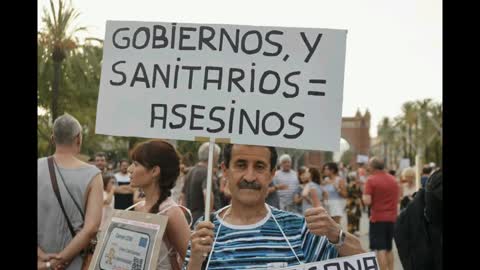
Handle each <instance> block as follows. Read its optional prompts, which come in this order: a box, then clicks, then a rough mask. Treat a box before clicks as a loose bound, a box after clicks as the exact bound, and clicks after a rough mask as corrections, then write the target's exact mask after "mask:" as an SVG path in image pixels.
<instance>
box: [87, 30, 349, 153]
mask: <svg viewBox="0 0 480 270" xmlns="http://www.w3.org/2000/svg"><path fill="white" fill-rule="evenodd" d="M346 34H347V32H346V30H334V29H317V28H286V27H266V26H246V25H242V26H240V25H220V24H190V23H163V22H138V21H108V22H107V25H106V34H105V41H104V49H103V60H102V61H103V63H102V74H101V82H100V93H99V98H98V104H97V119H96V133H98V134H106V135H114V136H134V137H145V138H165V139H177V140H194V139H195V138H196V137H210V138H211V137H214V138H226V139H230V141H231V142H232V143H238V144H251V145H270V146H280V147H289V148H298V149H312V150H327V151H338V150H339V145H340V128H341V113H342V100H343V80H344V69H345V50H346Z"/></svg>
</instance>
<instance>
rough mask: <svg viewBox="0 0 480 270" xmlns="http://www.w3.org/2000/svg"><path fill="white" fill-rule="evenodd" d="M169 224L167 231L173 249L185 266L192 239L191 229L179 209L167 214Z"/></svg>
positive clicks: (176, 208) (175, 208)
mask: <svg viewBox="0 0 480 270" xmlns="http://www.w3.org/2000/svg"><path fill="white" fill-rule="evenodd" d="M167 216H168V224H167V228H166V230H165V233H166V235H167V238H168V240H169V242H170V244H172V247H173V249H175V251H177V252H178V254H179V255H180V258H181V262H180V265H182V264H183V260H184V259H185V255H186V253H187V246H188V240H189V238H190V227H189V226H188V223H187V220H186V218H185V215H184V214H183V212H182V210H181V209H180V208H179V207H173V208H171V209H170V210H169V211H168V212H167Z"/></svg>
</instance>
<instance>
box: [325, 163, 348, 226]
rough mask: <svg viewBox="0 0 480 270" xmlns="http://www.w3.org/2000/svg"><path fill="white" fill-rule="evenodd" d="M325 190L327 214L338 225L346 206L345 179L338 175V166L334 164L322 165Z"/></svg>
mask: <svg viewBox="0 0 480 270" xmlns="http://www.w3.org/2000/svg"><path fill="white" fill-rule="evenodd" d="M323 173H324V174H325V175H326V176H327V178H326V179H325V190H326V191H327V192H328V198H329V200H328V213H329V214H330V216H331V217H332V218H333V220H335V221H336V222H337V223H338V224H340V220H341V218H342V216H343V212H344V210H345V206H346V200H345V198H346V197H347V196H348V193H347V184H346V181H345V179H343V178H341V177H340V176H339V175H338V166H337V164H336V163H335V162H329V163H327V164H325V165H323Z"/></svg>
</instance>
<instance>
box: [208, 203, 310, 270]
mask: <svg viewBox="0 0 480 270" xmlns="http://www.w3.org/2000/svg"><path fill="white" fill-rule="evenodd" d="M265 206H266V207H269V208H270V206H269V205H267V204H265ZM230 207H231V205H230V206H229V208H228V209H227V210H226V211H225V215H223V218H222V219H223V220H225V217H226V216H227V215H228V214H230V211H229V210H230ZM270 213H271V216H272V218H273V220H274V221H275V223H276V224H277V227H278V229H280V232H281V233H282V235H283V238H284V239H285V240H286V241H287V244H288V247H290V250H292V252H293V255H295V258H296V259H297V261H298V263H299V264H304V263H303V262H302V261H300V259H299V258H298V256H297V253H296V252H295V250H294V249H293V246H292V245H291V244H290V241H288V238H287V236H286V235H285V233H284V232H283V230H282V227H281V226H280V224H279V223H278V221H277V219H276V218H275V215H274V214H273V210H272V209H271V208H270ZM221 228H222V223H221V222H219V225H218V230H217V233H216V234H215V238H214V239H213V244H212V250H211V251H210V254H209V255H208V261H207V265H206V267H205V269H208V266H209V265H210V258H211V257H212V254H213V250H214V249H215V243H217V238H218V235H219V233H220V229H221Z"/></svg>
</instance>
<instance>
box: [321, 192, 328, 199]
mask: <svg viewBox="0 0 480 270" xmlns="http://www.w3.org/2000/svg"><path fill="white" fill-rule="evenodd" d="M322 195H323V196H322V201H328V192H326V191H325V190H324V191H323V192H322Z"/></svg>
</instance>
